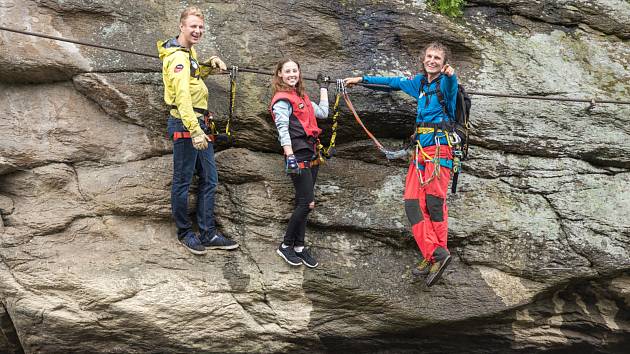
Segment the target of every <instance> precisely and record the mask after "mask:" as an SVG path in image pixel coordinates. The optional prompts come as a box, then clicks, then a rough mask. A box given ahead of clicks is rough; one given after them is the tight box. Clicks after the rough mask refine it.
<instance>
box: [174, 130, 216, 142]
mask: <svg viewBox="0 0 630 354" xmlns="http://www.w3.org/2000/svg"><path fill="white" fill-rule="evenodd" d="M206 136H207V137H208V140H210V142H213V143H214V135H206ZM177 139H190V132H175V133H173V141H177Z"/></svg>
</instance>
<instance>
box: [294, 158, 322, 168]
mask: <svg viewBox="0 0 630 354" xmlns="http://www.w3.org/2000/svg"><path fill="white" fill-rule="evenodd" d="M317 165H319V159H315V160H313V161H300V162H298V166H300V169H304V168H311V167H315V166H317Z"/></svg>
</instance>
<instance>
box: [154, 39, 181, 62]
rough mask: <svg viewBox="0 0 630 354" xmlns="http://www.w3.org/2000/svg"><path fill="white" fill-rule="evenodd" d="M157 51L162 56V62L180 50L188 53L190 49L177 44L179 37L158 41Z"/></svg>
mask: <svg viewBox="0 0 630 354" xmlns="http://www.w3.org/2000/svg"><path fill="white" fill-rule="evenodd" d="M157 50H158V54H159V55H160V60H162V61H164V58H166V57H167V56H169V55H171V54H173V53H175V52H176V51H178V50H182V51H185V52H188V48H186V47H182V46H181V45H180V44H179V43H178V42H177V37H175V38H171V39H169V40H167V41H158V42H157Z"/></svg>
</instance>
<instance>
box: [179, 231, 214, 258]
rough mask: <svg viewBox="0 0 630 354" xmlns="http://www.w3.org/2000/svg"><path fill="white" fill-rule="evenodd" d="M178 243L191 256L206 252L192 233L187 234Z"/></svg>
mask: <svg viewBox="0 0 630 354" xmlns="http://www.w3.org/2000/svg"><path fill="white" fill-rule="evenodd" d="M179 242H180V243H181V244H182V245H183V246H184V247H186V249H188V250H189V251H190V252H192V253H193V254H196V255H202V254H206V252H208V251H206V248H205V247H204V246H203V245H202V244H201V242H200V241H199V238H197V235H196V234H195V233H193V232H188V233H187V234H186V235H184V237H182V238H180V239H179Z"/></svg>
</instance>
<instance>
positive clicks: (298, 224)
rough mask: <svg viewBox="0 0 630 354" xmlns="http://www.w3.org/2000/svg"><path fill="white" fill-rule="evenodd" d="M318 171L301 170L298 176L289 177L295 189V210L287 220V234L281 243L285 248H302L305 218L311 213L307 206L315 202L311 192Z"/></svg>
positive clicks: (314, 169) (316, 168)
mask: <svg viewBox="0 0 630 354" xmlns="http://www.w3.org/2000/svg"><path fill="white" fill-rule="evenodd" d="M318 171H319V166H314V167H312V168H305V169H303V170H302V171H300V172H301V173H300V174H299V175H295V174H292V175H290V176H291V180H292V181H293V186H294V187H295V209H294V210H293V214H292V215H291V218H290V219H289V225H288V226H287V233H286V234H285V235H284V240H283V243H284V244H285V245H287V246H304V233H305V232H306V218H307V217H308V213H310V212H311V208H310V207H309V204H311V203H312V202H314V201H315V196H314V194H313V190H314V188H315V180H316V179H317V172H318Z"/></svg>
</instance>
